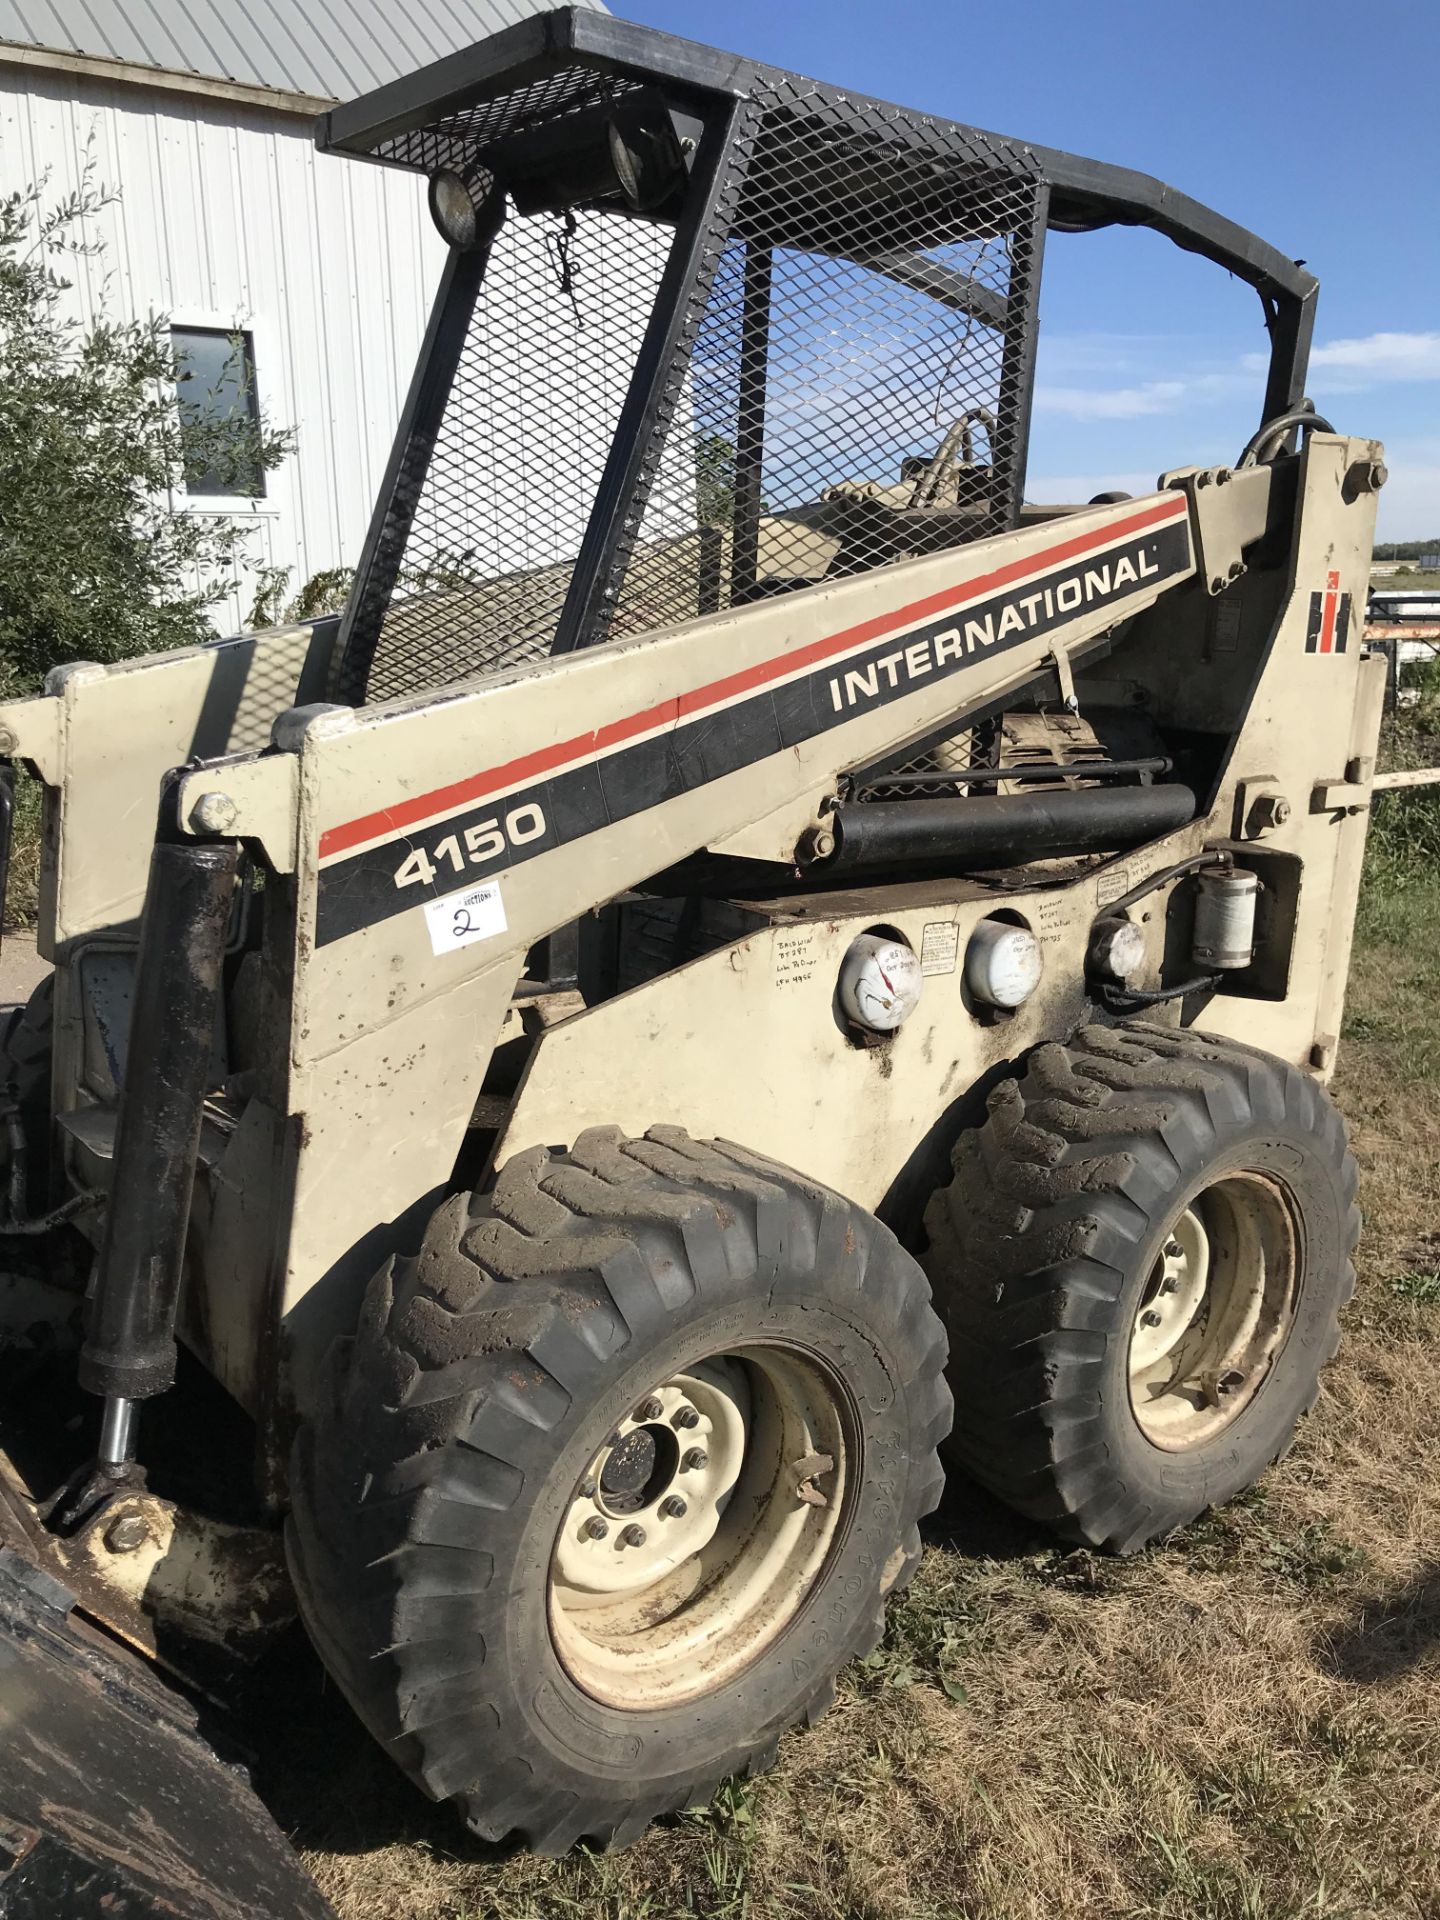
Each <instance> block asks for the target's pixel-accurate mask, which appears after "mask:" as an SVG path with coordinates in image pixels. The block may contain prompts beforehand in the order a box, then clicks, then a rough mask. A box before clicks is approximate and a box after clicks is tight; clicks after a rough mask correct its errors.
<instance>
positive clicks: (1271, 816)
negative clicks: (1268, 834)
mask: <svg viewBox="0 0 1440 1920" xmlns="http://www.w3.org/2000/svg"><path fill="white" fill-rule="evenodd" d="M1251 818H1252V821H1253V824H1254V827H1255V830H1256V831H1257V832H1260V833H1263V832H1264V831H1265V829H1266V828H1267V827H1283V826H1284V824H1285V822H1286V821H1287V820H1288V819H1289V818H1290V802H1289V801H1288V800H1287V799H1286V798H1285V796H1284V794H1283V793H1262V794H1261V795H1260V796H1259V798H1258V799H1257V800H1256V802H1255V805H1254V807H1253V809H1252V810H1251Z"/></svg>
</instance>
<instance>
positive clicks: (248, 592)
mask: <svg viewBox="0 0 1440 1920" xmlns="http://www.w3.org/2000/svg"><path fill="white" fill-rule="evenodd" d="M542 3H543V0H542ZM538 10H539V8H538V6H537V5H527V4H525V0H416V4H414V5H411V6H406V7H403V8H391V7H387V6H385V5H383V4H382V0H245V4H244V5H243V6H236V5H234V4H233V3H232V0H106V3H105V4H104V5H103V6H99V7H97V6H92V5H88V4H86V3H85V0H0V192H6V193H9V192H13V191H14V190H15V189H16V188H17V187H22V186H24V185H25V184H27V183H28V182H30V181H32V180H36V179H38V178H39V177H40V176H41V175H43V174H46V173H48V175H49V180H50V187H51V190H52V192H53V193H57V194H58V193H62V192H64V191H65V190H67V189H68V188H70V187H72V186H75V185H77V184H78V183H79V179H80V175H81V171H82V169H83V167H84V165H85V161H86V155H87V152H88V153H90V154H92V155H93V164H94V177H95V179H96V180H97V181H98V182H99V183H100V184H102V185H104V186H105V187H108V188H112V189H115V190H118V192H119V195H120V198H119V200H118V202H117V203H116V204H114V205H113V206H111V207H109V208H108V209H107V210H106V211H105V212H104V213H103V214H102V215H101V216H100V218H99V221H98V222H97V224H98V225H99V227H100V229H101V234H102V236H103V238H104V241H105V249H104V252H103V253H101V254H99V255H96V256H93V257H89V258H81V259H78V260H76V261H75V262H74V269H73V271H74V277H75V280H76V290H75V298H76V299H77V300H78V301H79V302H80V303H81V309H82V311H83V312H84V313H85V314H86V315H87V316H88V315H89V314H90V313H92V312H94V311H96V310H97V308H99V307H100V306H101V305H102V304H103V307H104V310H105V311H106V312H108V313H109V314H110V315H111V316H112V317H114V318H117V319H118V318H135V317H143V316H146V315H149V314H152V313H158V314H164V315H167V316H168V318H169V322H170V324H171V326H172V327H173V328H174V329H176V330H177V334H176V344H177V346H178V347H180V348H181V349H182V350H184V351H185V352H186V353H187V354H188V355H190V356H191V358H192V360H193V362H194V364H195V366H196V368H197V369H203V368H204V367H205V366H206V364H207V359H208V360H209V361H212V362H213V361H215V360H216V357H217V356H218V357H219V358H222V359H223V358H228V357H229V356H230V353H231V348H230V336H232V335H233V334H235V333H237V332H238V333H240V334H242V335H243V336H244V337H245V345H246V350H247V353H248V356H249V358H250V360H251V362H252V364H253V382H254V391H255V393H256V395H257V397H258V398H259V400H260V402H261V404H262V405H263V407H264V409H265V411H266V413H267V414H268V415H269V417H270V418H271V420H272V421H273V422H274V423H275V424H277V425H281V426H290V427H293V428H294V430H295V436H296V450H295V452H294V454H293V455H292V456H291V457H290V458H289V459H287V460H286V461H285V463H284V464H283V465H282V466H281V467H280V468H278V469H277V470H276V471H274V472H272V473H270V474H267V475H265V476H264V477H263V486H264V493H263V495H262V496H261V497H258V498H253V499H252V498H242V497H235V496H218V495H214V494H207V493H206V492H205V491H203V488H202V487H201V486H199V485H195V486H194V487H193V490H192V491H191V492H190V494H189V500H188V504H189V505H190V506H191V508H192V509H193V510H195V511H197V512H210V513H224V514H231V515H238V516H239V517H240V518H241V519H242V520H244V521H245V522H246V523H247V525H249V526H251V527H252V528H253V534H252V536H251V539H250V542H249V546H250V550H251V553H252V556H253V560H254V562H255V563H257V564H258V563H264V564H268V565H270V566H275V567H282V568H286V569H288V570H289V585H290V591H291V592H293V591H295V590H296V589H297V588H298V587H300V586H301V585H303V584H304V583H305V582H306V581H307V580H309V579H311V578H312V577H313V576H314V575H316V574H318V573H321V572H324V571H327V570H329V569H330V568H333V567H337V566H342V565H348V564H353V562H354V560H355V559H356V557H357V555H358V553H359V549H360V544H361V541H362V539H363V536H364V532H365V527H366V524H367V521H368V518H369V513H370V507H371V502H372V499H373V496H374V492H375V488H376V486H377V484H378V480H379V477H380V474H381V471H382V469H383V466H384V462H385V459H386V456H387V454H388V452H389V448H390V441H391V436H392V434H393V432H394V427H395V422H396V419H397V417H398V414H399V410H400V405H401V402H402V400H403V397H404V394H405V390H406V386H407V384H408V382H409V378H410V373H411V369H412V366H413V363H414V359H415V354H416V350H417V348H418V346H419V342H420V338H421V334H422V332H423V330H424V324H425V318H426V314H427V312H428V310H429V304H430V298H431V295H432V293H433V290H434V286H435V282H436V279H437V277H438V275H439V271H440V267H441V265H442V262H443V258H444V245H443V242H442V241H441V240H440V238H439V236H438V235H437V234H436V233H435V231H434V229H433V227H432V226H431V224H430V220H429V218H428V215H427V213H426V210H425V204H424V201H425V193H424V184H423V182H420V181H417V180H416V179H415V178H414V177H413V176H412V175H409V174H405V173H400V172H395V171H392V170H390V169H387V168H381V167H374V166H366V165H363V164H361V163H358V162H353V161H346V160H340V159H336V158H333V157H330V156H328V155H322V154H318V153H317V152H316V151H315V147H314V142H313V122H314V118H315V116H316V115H317V114H318V113H320V112H321V111H323V110H324V108H326V107H328V106H330V105H331V104H332V103H333V102H334V101H335V100H337V99H348V98H351V97H353V96H354V95H356V94H359V93H363V92H365V91H367V90H368V89H369V88H371V87H375V86H379V85H381V84H383V83H384V82H385V81H387V80H391V79H394V78H395V77H396V76H397V75H399V74H403V73H409V72H413V71H414V70H415V69H416V68H418V67H421V66H423V65H425V64H426V63H427V62H428V61H430V60H433V59H438V58H439V57H440V56H441V55H442V54H445V53H449V52H452V51H454V50H455V49H456V48H458V47H462V46H467V45H469V44H470V43H471V42H473V41H475V40H479V39H483V38H484V37H485V36H486V35H487V34H490V33H493V32H496V31H497V30H498V29H499V28H501V27H503V26H506V25H508V24H509V23H510V22H512V21H513V20H516V19H518V18H520V17H521V16H522V15H524V14H526V13H530V12H534V11H538ZM254 585H255V580H254V577H253V576H251V577H248V578H245V579H242V580H241V581H239V582H238V583H237V585H236V589H235V591H234V593H233V594H232V595H231V599H230V603H229V605H228V606H225V607H222V608H220V609H217V613H216V621H217V624H218V625H219V626H221V627H222V629H227V630H233V629H234V628H235V627H237V626H239V625H242V624H244V620H245V615H246V612H247V609H248V607H249V605H250V601H251V598H252V597H253V592H254Z"/></svg>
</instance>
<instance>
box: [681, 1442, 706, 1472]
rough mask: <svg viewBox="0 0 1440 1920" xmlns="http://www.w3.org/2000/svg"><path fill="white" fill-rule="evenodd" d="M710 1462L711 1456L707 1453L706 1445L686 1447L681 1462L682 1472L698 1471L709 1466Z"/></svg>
mask: <svg viewBox="0 0 1440 1920" xmlns="http://www.w3.org/2000/svg"><path fill="white" fill-rule="evenodd" d="M709 1464H710V1456H709V1454H708V1453H706V1451H705V1449H704V1447H689V1448H687V1449H686V1452H685V1457H684V1459H683V1460H682V1461H681V1462H680V1471H681V1472H682V1473H698V1472H699V1471H700V1469H701V1467H706V1466H709Z"/></svg>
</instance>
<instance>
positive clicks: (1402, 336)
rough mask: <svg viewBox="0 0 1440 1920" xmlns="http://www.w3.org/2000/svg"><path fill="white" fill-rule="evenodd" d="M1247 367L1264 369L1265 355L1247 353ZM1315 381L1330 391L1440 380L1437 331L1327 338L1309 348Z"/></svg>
mask: <svg viewBox="0 0 1440 1920" xmlns="http://www.w3.org/2000/svg"><path fill="white" fill-rule="evenodd" d="M1245 364H1246V366H1247V367H1253V368H1256V369H1263V368H1264V367H1266V366H1268V365H1269V360H1268V356H1266V355H1264V354H1259V353H1250V354H1247V355H1246V356H1245ZM1310 366H1311V369H1312V371H1314V372H1317V373H1320V374H1322V375H1323V378H1321V379H1317V380H1316V381H1315V382H1314V384H1315V386H1316V387H1317V388H1323V389H1324V390H1325V391H1328V392H1330V393H1358V392H1361V391H1362V390H1363V389H1364V388H1366V387H1373V386H1378V385H1380V384H1382V383H1383V382H1386V381H1393V380H1440V333H1367V334H1363V335H1361V336H1360V337H1359V338H1358V339H1354V340H1327V341H1325V342H1324V343H1323V344H1322V345H1320V346H1318V347H1314V348H1312V349H1311V353H1310Z"/></svg>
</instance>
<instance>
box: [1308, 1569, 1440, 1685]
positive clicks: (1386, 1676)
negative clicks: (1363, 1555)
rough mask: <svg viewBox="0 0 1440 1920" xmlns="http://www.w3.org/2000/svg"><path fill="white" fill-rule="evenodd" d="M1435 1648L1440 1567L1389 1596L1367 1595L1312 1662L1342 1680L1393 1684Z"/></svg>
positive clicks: (1439, 1630) (1439, 1640)
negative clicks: (1390, 1681)
mask: <svg viewBox="0 0 1440 1920" xmlns="http://www.w3.org/2000/svg"><path fill="white" fill-rule="evenodd" d="M1437 1649H1440V1564H1437V1565H1435V1566H1431V1567H1428V1568H1427V1569H1426V1570H1425V1572H1424V1573H1422V1574H1421V1575H1420V1577H1419V1578H1418V1579H1416V1580H1412V1581H1410V1582H1409V1584H1408V1585H1406V1586H1403V1587H1400V1588H1398V1589H1396V1590H1395V1591H1393V1592H1391V1593H1380V1594H1369V1595H1367V1596H1366V1597H1365V1598H1364V1599H1362V1600H1361V1601H1360V1603H1359V1605H1358V1606H1357V1608H1356V1610H1355V1614H1354V1617H1353V1618H1352V1619H1351V1620H1350V1621H1349V1623H1348V1624H1347V1625H1345V1626H1343V1627H1339V1628H1331V1629H1330V1630H1329V1631H1328V1632H1327V1633H1325V1634H1323V1635H1321V1636H1320V1637H1319V1639H1318V1640H1317V1642H1316V1646H1315V1659H1316V1663H1317V1664H1318V1665H1319V1666H1321V1667H1323V1668H1325V1670H1326V1671H1327V1672H1329V1673H1333V1674H1335V1675H1337V1676H1338V1677H1339V1678H1340V1679H1342V1680H1356V1681H1360V1682H1362V1683H1367V1682H1368V1683H1371V1684H1374V1683H1376V1682H1383V1681H1386V1680H1393V1679H1397V1678H1398V1677H1399V1676H1400V1675H1401V1674H1404V1673H1409V1672H1410V1671H1411V1670H1412V1669H1413V1668H1415V1667H1417V1666H1419V1665H1420V1663H1421V1661H1422V1660H1424V1659H1425V1658H1426V1657H1427V1656H1428V1655H1430V1654H1433V1653H1435V1652H1436V1650H1437Z"/></svg>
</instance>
